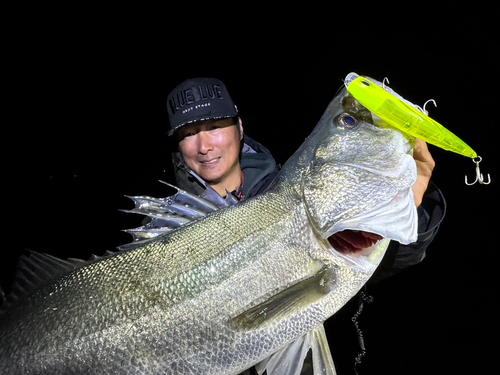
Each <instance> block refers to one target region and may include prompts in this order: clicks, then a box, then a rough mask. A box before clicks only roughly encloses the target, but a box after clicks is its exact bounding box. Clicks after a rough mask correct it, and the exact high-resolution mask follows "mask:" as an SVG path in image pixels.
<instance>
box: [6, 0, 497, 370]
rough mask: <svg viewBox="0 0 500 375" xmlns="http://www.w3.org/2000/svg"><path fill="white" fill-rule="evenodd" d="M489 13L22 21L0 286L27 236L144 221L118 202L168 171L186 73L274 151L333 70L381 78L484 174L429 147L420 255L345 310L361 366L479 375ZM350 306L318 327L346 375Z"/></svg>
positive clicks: (491, 263) (303, 128) (493, 157)
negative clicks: (200, 79)
mask: <svg viewBox="0 0 500 375" xmlns="http://www.w3.org/2000/svg"><path fill="white" fill-rule="evenodd" d="M488 13H489V12H488V11H487V10H484V11H483V10H476V9H462V10H460V11H458V10H450V13H449V14H448V16H447V17H448V18H447V19H446V20H447V25H448V26H449V27H441V26H442V23H441V22H440V19H439V18H437V17H435V18H433V19H428V18H427V17H426V18H425V19H426V23H425V25H424V24H420V23H419V24H418V28H417V27H404V24H401V25H400V27H401V28H396V26H394V25H392V24H391V23H390V22H389V21H388V22H387V23H386V22H385V21H382V20H380V21H379V22H374V20H373V19H371V18H370V17H369V18H368V19H369V20H370V19H371V21H370V24H369V25H368V26H370V27H368V28H365V29H364V31H361V30H359V29H357V28H355V27H354V25H351V27H347V26H342V25H340V24H338V23H337V22H336V21H335V17H332V19H331V25H330V26H331V27H329V26H328V24H326V25H324V26H318V27H317V29H316V28H314V27H313V28H311V27H305V26H304V25H303V22H299V20H298V19H297V20H295V21H294V22H292V21H290V22H289V23H286V25H283V26H281V25H280V26H279V27H277V28H275V27H276V25H275V23H274V20H273V19H272V18H270V19H266V20H265V22H264V24H265V25H267V28H266V29H265V32H264V34H263V36H259V35H261V34H260V33H261V32H263V29H262V27H266V26H259V25H261V23H260V22H258V21H257V20H252V22H249V23H245V24H244V25H243V24H241V23H236V22H234V23H232V22H231V23H229V22H226V23H224V25H218V28H217V30H211V32H208V31H207V32H206V33H203V32H202V30H201V29H202V27H201V24H194V25H193V24H182V25H175V27H174V26H172V27H165V28H164V27H163V26H162V24H161V22H154V23H153V24H152V25H151V24H149V22H147V21H146V20H145V19H143V18H141V22H140V23H137V22H133V20H134V19H133V17H132V16H130V15H129V17H132V18H127V19H126V20H121V21H113V22H116V24H115V23H113V22H112V21H111V19H112V18H113V19H115V18H114V17H111V16H109V17H104V18H102V19H100V18H99V19H97V20H94V22H93V23H91V25H90V26H88V25H87V24H86V22H83V21H80V22H78V23H77V24H76V25H74V24H73V23H72V22H71V21H70V20H67V21H64V22H62V21H61V23H51V22H41V25H42V26H41V27H35V28H32V29H31V28H29V27H28V26H27V28H26V30H24V32H25V33H26V34H23V36H22V41H23V42H22V43H20V44H18V45H16V46H15V47H14V50H15V51H16V53H12V54H11V55H10V58H9V60H10V63H12V68H10V69H9V78H10V79H12V81H13V83H14V84H13V87H12V89H11V90H10V93H11V95H10V97H9V99H8V103H9V108H10V110H12V111H13V112H14V116H13V117H10V116H9V117H10V119H9V120H7V123H8V124H9V125H7V126H5V127H7V128H9V130H8V131H7V134H6V135H5V136H4V137H5V138H4V150H5V151H4V152H6V156H4V160H5V163H4V165H5V164H6V166H7V172H5V173H6V179H5V180H4V184H6V185H8V186H7V191H8V193H6V195H4V202H6V203H7V205H6V208H7V210H6V211H4V215H5V216H4V217H5V218H6V222H5V221H4V226H3V232H4V238H6V240H7V244H8V246H4V252H3V258H2V262H1V267H0V273H1V281H2V286H3V287H4V288H5V289H8V287H9V282H10V280H11V278H12V275H13V272H14V269H15V264H16V259H17V256H18V255H19V254H21V253H22V252H23V251H25V250H24V249H30V250H32V251H37V252H45V253H49V254H54V255H57V256H62V257H80V258H87V257H88V256H90V254H92V253H95V254H102V253H104V251H105V250H108V249H109V250H113V249H114V248H115V247H116V246H119V245H120V244H123V243H126V242H128V241H130V238H129V236H128V235H127V234H125V233H122V232H121V230H122V229H126V228H130V227H134V226H137V225H139V223H140V220H141V219H140V217H137V216H135V215H130V214H126V213H123V212H121V211H119V210H120V209H130V208H131V207H132V202H131V201H129V200H128V199H127V198H125V197H124V196H125V195H152V196H166V195H170V194H172V193H173V191H171V190H169V189H168V188H166V187H165V186H164V185H163V184H161V183H159V182H158V180H164V181H168V182H173V175H172V166H171V162H170V159H169V157H170V156H169V147H170V145H169V143H168V139H167V136H166V132H167V130H168V122H167V111H166V106H165V102H166V97H167V95H168V93H169V92H170V90H171V89H173V88H174V87H175V86H176V85H177V84H179V83H180V82H182V81H183V80H185V79H187V78H190V77H197V76H212V77H216V78H219V79H221V80H222V81H224V83H225V84H226V86H227V87H228V90H229V92H230V93H231V95H232V97H233V100H234V101H235V103H236V104H237V105H238V108H239V110H240V114H241V116H242V119H243V126H244V129H245V131H246V133H247V134H248V135H249V136H251V137H252V138H254V139H256V140H258V141H259V142H261V143H262V144H264V145H265V146H266V147H268V148H269V149H270V150H271V151H272V153H273V155H274V156H275V158H276V160H277V161H278V162H279V163H285V162H286V160H287V158H288V157H290V156H291V155H292V153H293V152H294V151H295V150H296V149H297V148H298V147H299V145H300V144H301V143H302V141H303V140H304V138H305V137H307V135H308V134H309V133H310V132H311V130H312V129H313V127H314V126H315V124H316V123H317V121H318V120H319V118H320V117H321V115H322V113H323V111H324V110H325V108H326V106H327V105H328V103H329V101H330V100H331V99H332V98H333V96H334V95H335V93H336V91H337V90H338V88H339V87H340V86H341V85H342V79H343V78H344V77H345V76H346V75H347V73H349V72H351V71H354V72H357V73H359V74H362V75H368V76H371V77H373V78H376V79H378V80H382V79H383V78H384V77H388V79H389V81H390V86H391V87H392V88H393V89H394V90H396V91H397V92H398V93H399V94H401V95H402V96H403V97H405V98H406V99H408V100H410V101H412V102H414V103H416V104H420V105H423V103H424V102H425V101H427V100H428V99H434V100H435V101H436V102H437V108H434V107H433V106H431V105H430V106H428V107H427V109H428V110H429V114H430V116H431V117H433V118H434V119H435V120H437V121H438V122H440V123H441V124H443V125H444V126H445V127H447V128H448V129H450V130H451V131H453V132H454V133H455V134H457V135H458V136H459V137H461V138H462V139H463V140H464V141H465V142H467V143H468V144H469V145H470V146H471V147H472V148H473V149H475V150H476V151H477V153H478V154H479V155H481V156H482V158H483V162H482V163H481V168H482V170H483V172H484V174H487V173H489V174H490V175H491V179H492V183H491V184H490V185H474V186H466V185H465V184H464V175H465V174H467V175H468V176H469V178H474V164H473V163H472V161H471V160H470V159H467V158H465V157H462V156H460V155H457V154H453V153H450V152H447V151H444V150H441V149H438V148H435V147H433V146H430V150H431V152H432V155H433V157H434V159H435V160H436V163H437V165H436V169H435V171H434V175H433V181H434V182H435V183H436V184H437V185H438V186H439V188H440V189H441V190H442V192H443V194H444V196H445V197H446V200H447V203H448V212H447V215H446V218H445V220H444V222H443V223H442V226H441V230H440V232H439V234H438V236H437V238H436V240H435V241H434V243H433V244H432V245H431V247H430V248H429V249H428V253H427V257H426V259H425V260H424V261H423V262H422V263H421V264H419V265H417V266H415V267H413V268H411V269H407V270H405V271H404V272H402V273H401V274H399V275H396V276H394V277H392V278H390V279H387V280H385V281H382V282H380V283H379V284H376V285H372V286H371V287H370V288H369V293H370V294H371V295H372V296H373V297H374V303H372V304H370V305H367V306H366V307H365V313H364V314H363V316H362V317H361V318H360V324H361V326H362V329H363V332H364V336H365V340H366V346H367V351H368V354H367V356H366V357H365V360H364V364H363V365H361V366H360V367H359V371H360V374H442V373H447V371H449V370H450V369H455V370H457V372H456V373H460V374H462V373H463V374H465V373H468V371H472V373H485V372H486V371H487V370H488V369H489V368H490V367H491V366H492V364H491V362H492V361H493V358H494V356H495V355H496V353H497V350H495V346H496V347H497V345H498V343H497V337H498V333H499V330H498V328H499V325H498V316H499V313H500V311H499V308H498V306H499V304H498V296H499V293H498V277H497V275H498V271H497V267H498V243H497V241H496V238H497V235H496V232H495V231H496V230H498V214H497V213H498V207H499V201H498V193H499V190H498V176H500V174H499V169H498V154H497V152H496V151H497V147H498V135H499V131H498V115H497V113H498V107H499V103H500V102H499V100H500V97H499V96H498V87H499V80H498V63H499V61H498V60H499V59H498V45H499V40H498V36H496V35H494V34H493V33H492V30H494V28H495V23H494V22H492V21H493V20H492V17H489V16H488ZM179 17H181V16H179ZM174 18H175V17H174ZM165 22H166V23H168V22H167V21H165ZM282 22H284V21H282ZM408 22H409V23H410V24H411V22H410V21H408ZM284 23H285V22H284ZM28 24H29V23H28ZM210 25H211V26H213V27H214V28H215V25H214V24H213V23H210ZM237 25H238V26H239V30H240V33H236V31H235V29H236V26H237ZM204 26H205V28H207V29H208V28H209V27H208V26H209V23H207V24H204ZM366 26H367V25H365V27H366ZM407 26H409V25H407ZM287 27H288V28H287ZM27 30H29V31H27ZM245 30H246V32H245V33H243V32H241V31H245ZM271 30H272V31H271ZM190 31H192V32H190ZM233 31H234V33H233ZM19 32H21V31H19ZM5 223H6V224H5ZM4 260H5V261H4ZM356 307H357V306H356V303H355V301H352V302H351V303H349V304H348V305H346V306H345V308H344V309H342V310H341V311H340V312H339V313H338V314H337V315H335V316H334V317H332V318H331V319H330V320H328V322H327V324H326V327H327V332H328V336H329V339H330V342H331V344H330V346H331V349H332V354H333V357H334V360H335V362H336V365H337V370H338V373H339V375H344V374H353V369H352V364H353V361H354V357H355V356H356V354H357V352H358V347H357V338H356V334H355V330H354V328H353V325H352V323H351V321H350V318H351V316H352V315H353V313H354V312H355V309H356Z"/></svg>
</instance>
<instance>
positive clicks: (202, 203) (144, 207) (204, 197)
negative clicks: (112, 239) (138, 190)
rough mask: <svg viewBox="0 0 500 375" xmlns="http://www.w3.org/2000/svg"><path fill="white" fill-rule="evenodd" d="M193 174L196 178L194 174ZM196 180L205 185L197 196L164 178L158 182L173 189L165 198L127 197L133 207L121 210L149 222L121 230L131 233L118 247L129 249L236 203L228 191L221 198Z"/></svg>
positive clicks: (206, 185)
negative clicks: (141, 216)
mask: <svg viewBox="0 0 500 375" xmlns="http://www.w3.org/2000/svg"><path fill="white" fill-rule="evenodd" d="M193 177H195V178H197V179H199V177H197V176H196V175H194V174H193ZM199 180H200V183H201V184H202V185H203V186H204V187H205V191H204V192H203V193H202V194H201V195H200V196H197V195H194V194H191V193H189V192H187V191H185V190H182V189H179V188H178V187H176V186H174V185H170V184H169V183H166V182H164V181H160V182H161V183H162V184H165V185H167V186H170V187H172V188H174V189H175V190H177V192H176V193H175V194H174V195H172V196H168V197H165V198H154V197H148V196H136V197H132V196H127V198H130V199H131V200H132V201H133V202H134V204H135V207H134V208H133V209H132V210H122V211H123V212H127V213H134V214H140V215H144V216H147V217H148V218H149V221H148V222H147V223H146V224H145V225H143V226H141V227H139V228H134V229H126V230H124V232H126V233H129V234H130V235H131V236H132V238H133V242H132V243H129V244H125V245H122V246H120V247H119V250H129V249H130V248H133V247H135V245H137V243H138V242H142V241H146V240H149V239H151V238H154V237H157V236H159V235H162V234H165V233H168V232H170V231H172V230H174V229H177V228H179V227H180V226H182V225H185V224H187V223H190V222H192V221H194V220H198V219H200V218H203V217H205V216H207V215H208V214H210V213H211V212H214V211H217V210H219V209H222V208H226V207H230V206H234V205H236V204H237V203H238V200H237V199H236V198H235V197H234V196H233V195H231V194H228V196H227V197H226V198H223V197H221V196H220V195H219V194H218V193H217V192H216V191H215V190H214V189H213V188H212V187H211V186H210V185H209V184H207V183H205V182H204V181H203V180H201V179H199Z"/></svg>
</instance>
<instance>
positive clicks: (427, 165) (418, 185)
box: [413, 139, 436, 207]
mask: <svg viewBox="0 0 500 375" xmlns="http://www.w3.org/2000/svg"><path fill="white" fill-rule="evenodd" d="M413 158H414V159H415V162H416V163H417V182H415V185H413V197H414V199H415V204H416V205H417V207H418V206H420V204H421V203H422V198H423V196H424V193H425V191H426V190H427V186H429V181H430V179H431V176H432V171H433V170H434V167H435V166H436V162H435V161H434V159H433V158H432V155H431V153H430V152H429V149H428V148H427V143H425V142H424V141H422V140H420V139H416V140H415V149H414V150H413Z"/></svg>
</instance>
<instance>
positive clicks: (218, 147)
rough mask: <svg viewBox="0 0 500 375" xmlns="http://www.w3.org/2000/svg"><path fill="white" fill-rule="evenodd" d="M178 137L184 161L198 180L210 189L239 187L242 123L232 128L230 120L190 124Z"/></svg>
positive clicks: (233, 125) (181, 130)
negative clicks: (212, 187)
mask: <svg viewBox="0 0 500 375" xmlns="http://www.w3.org/2000/svg"><path fill="white" fill-rule="evenodd" d="M178 137H179V140H180V141H179V149H180V151H181V153H182V155H183V157H184V161H185V162H186V164H187V166H188V167H189V168H191V169H192V170H193V171H194V172H196V174H197V175H198V176H200V177H201V178H203V179H204V180H205V181H207V182H208V183H209V184H210V185H212V186H213V185H221V186H222V187H223V188H224V189H235V188H236V187H237V186H238V184H239V181H240V179H241V169H240V164H239V153H240V141H241V139H242V138H243V128H242V126H241V122H239V123H238V124H237V125H235V124H234V122H233V120H232V119H224V120H218V121H217V120H213V121H204V122H198V123H194V124H189V125H186V126H183V127H182V128H180V129H179V130H178ZM236 181H237V182H236ZM235 183H236V186H233V185H234V184H235ZM228 184H229V185H228ZM216 190H217V189H216ZM222 191H224V190H222Z"/></svg>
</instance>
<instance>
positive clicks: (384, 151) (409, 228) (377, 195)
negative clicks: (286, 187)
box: [283, 88, 418, 268]
mask: <svg viewBox="0 0 500 375" xmlns="http://www.w3.org/2000/svg"><path fill="white" fill-rule="evenodd" d="M343 90H344V91H343V92H340V93H339V94H338V95H337V96H336V97H335V98H334V99H333V100H332V102H331V103H330V105H329V106H328V108H327V110H326V111H325V114H324V115H323V117H322V118H321V120H320V121H319V123H318V125H317V126H316V128H315V129H314V131H313V132H312V134H311V135H310V136H309V138H308V139H306V141H305V142H304V144H303V145H302V146H301V148H299V150H298V151H297V152H296V154H295V155H294V156H292V158H291V159H292V162H293V163H291V164H295V165H297V166H299V168H298V171H297V170H294V171H288V170H287V169H286V167H287V165H285V167H284V171H283V173H284V175H286V176H287V179H288V180H290V181H293V182H292V183H293V185H295V186H298V187H299V189H300V191H299V192H297V194H298V196H300V197H301V199H302V200H303V204H304V207H305V211H306V213H307V216H308V220H309V222H310V225H311V227H312V228H313V231H314V232H315V235H316V237H317V238H318V241H320V242H322V245H323V246H322V247H323V249H324V250H325V251H326V252H327V253H328V254H326V255H324V256H323V257H322V256H320V255H319V254H314V255H313V257H318V258H321V259H322V261H323V262H325V263H328V257H329V256H331V257H332V259H333V263H337V260H338V259H343V260H347V261H348V262H349V263H350V264H351V265H352V264H355V265H356V264H357V265H358V266H361V267H366V266H367V263H366V262H368V263H370V264H371V266H370V268H371V267H372V266H376V265H378V263H379V261H380V259H381V257H382V255H383V251H385V248H386V247H387V245H388V242H389V240H395V241H397V242H400V243H402V244H409V243H412V242H414V241H415V240H416V239H417V222H418V220H417V211H416V206H415V203H414V198H413V191H412V187H413V185H414V183H415V181H416V178H417V171H416V163H415V161H414V159H413V157H412V155H411V154H412V151H413V149H412V144H411V143H410V141H408V140H407V139H406V138H405V137H404V135H403V134H401V132H399V131H397V130H395V129H391V128H385V127H379V126H376V125H373V124H371V123H368V122H365V121H361V120H358V121H357V124H356V126H355V127H352V128H341V127H339V126H337V125H338V124H337V122H336V121H337V119H338V118H339V116H341V115H343V114H344V113H347V112H345V110H344V107H343V102H344V98H345V97H347V96H348V93H347V90H346V89H345V88H344V89H343ZM294 159H295V160H294ZM294 179H295V181H294ZM297 179H300V181H297ZM346 231H348V232H346ZM342 232H344V234H345V233H348V234H349V233H351V234H352V233H358V234H359V233H360V232H361V233H365V235H363V234H361V238H358V239H355V238H353V237H352V236H351V240H353V241H351V242H350V243H349V245H353V246H352V250H354V251H351V250H349V246H347V247H346V246H342V245H341V244H340V245H339V243H338V241H336V237H338V236H342V234H341V233H342ZM355 236H358V235H355ZM348 239H349V237H348ZM367 239H368V240H367ZM359 240H362V241H365V244H364V245H363V244H359V243H358V244H356V243H355V242H359ZM353 242H354V243H353ZM380 249H383V250H380ZM379 250H380V251H379ZM377 254H378V255H377Z"/></svg>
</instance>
